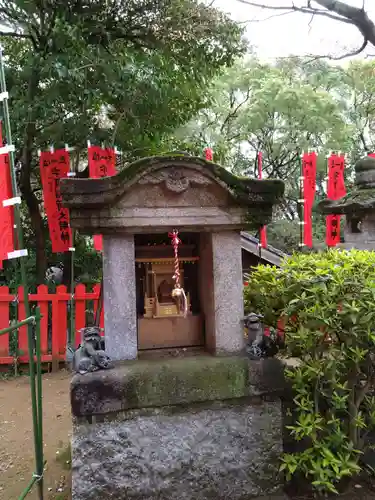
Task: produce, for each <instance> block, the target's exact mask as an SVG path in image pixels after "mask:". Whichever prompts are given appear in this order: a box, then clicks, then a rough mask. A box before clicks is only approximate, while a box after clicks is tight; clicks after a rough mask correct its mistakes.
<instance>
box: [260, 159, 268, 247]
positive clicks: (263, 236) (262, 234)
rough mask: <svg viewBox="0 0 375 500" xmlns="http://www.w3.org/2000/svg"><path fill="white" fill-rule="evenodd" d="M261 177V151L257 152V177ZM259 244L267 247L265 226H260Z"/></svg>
mask: <svg viewBox="0 0 375 500" xmlns="http://www.w3.org/2000/svg"><path fill="white" fill-rule="evenodd" d="M262 178H263V154H262V152H261V151H259V153H258V179H262ZM259 232H260V238H259V239H260V246H261V248H267V229H266V226H262V227H261V228H260V231H259Z"/></svg>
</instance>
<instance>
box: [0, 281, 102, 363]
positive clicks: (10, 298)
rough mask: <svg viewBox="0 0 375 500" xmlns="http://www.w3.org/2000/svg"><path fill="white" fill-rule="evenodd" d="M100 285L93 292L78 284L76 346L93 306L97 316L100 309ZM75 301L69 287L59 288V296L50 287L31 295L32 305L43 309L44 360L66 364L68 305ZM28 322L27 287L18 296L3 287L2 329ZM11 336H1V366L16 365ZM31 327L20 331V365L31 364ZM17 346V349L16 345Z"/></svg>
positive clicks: (0, 291) (0, 305) (0, 290)
mask: <svg viewBox="0 0 375 500" xmlns="http://www.w3.org/2000/svg"><path fill="white" fill-rule="evenodd" d="M99 290H100V286H99V285H96V286H95V287H94V289H93V290H92V291H91V292H90V291H87V289H86V286H85V285H82V284H80V285H77V286H76V288H75V291H74V300H73V313H74V327H75V345H76V346H78V344H79V343H80V341H81V338H80V333H79V330H80V329H81V328H83V327H85V326H86V312H87V310H88V307H89V306H90V301H91V304H92V305H93V307H92V308H90V309H92V310H93V313H94V314H95V312H96V309H97V306H98V298H99ZM70 299H71V296H70V293H69V292H68V291H67V288H66V286H64V285H61V286H58V287H57V288H56V292H55V293H49V291H48V287H47V286H46V285H40V286H39V287H38V289H37V293H35V294H30V295H29V300H30V302H31V305H33V304H35V303H36V304H37V305H39V307H40V311H41V314H42V320H41V324H40V344H41V351H42V361H43V362H51V361H59V360H61V361H64V360H65V353H66V344H67V331H68V328H69V326H70V325H69V324H68V304H69V301H70ZM12 303H14V304H15V309H16V310H17V318H14V317H13V318H12V316H11V307H12V305H11V304H12ZM11 319H17V321H22V320H23V319H26V315H25V304H24V300H23V288H22V287H20V288H19V289H18V293H17V294H14V293H10V291H9V288H8V287H6V286H1V287H0V330H2V329H3V328H8V327H9V326H10V320H11ZM100 326H101V327H102V328H103V326H104V315H103V311H102V315H101V321H100ZM9 338H10V334H5V335H0V365H4V364H5V365H7V364H13V363H14V359H15V356H14V355H11V351H10V349H11V346H10V345H9ZM27 342H28V340H27V326H23V327H21V328H19V330H18V360H19V362H20V363H27V362H28V359H29V356H28V343H27ZM13 347H14V346H13Z"/></svg>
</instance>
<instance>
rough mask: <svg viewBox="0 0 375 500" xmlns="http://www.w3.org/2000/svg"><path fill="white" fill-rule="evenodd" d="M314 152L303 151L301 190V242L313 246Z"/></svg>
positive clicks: (315, 158)
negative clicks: (302, 206) (302, 208)
mask: <svg viewBox="0 0 375 500" xmlns="http://www.w3.org/2000/svg"><path fill="white" fill-rule="evenodd" d="M316 160H317V156H316V153H314V152H312V153H305V154H304V155H303V157H302V177H303V184H302V188H303V189H302V192H303V200H304V201H303V204H304V210H303V222H304V224H303V228H304V229H303V243H304V244H305V245H306V246H308V247H310V248H311V247H312V246H313V238H312V209H313V205H314V200H315V191H316Z"/></svg>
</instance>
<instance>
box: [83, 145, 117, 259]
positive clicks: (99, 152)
mask: <svg viewBox="0 0 375 500" xmlns="http://www.w3.org/2000/svg"><path fill="white" fill-rule="evenodd" d="M87 154H88V162H89V175H90V177H91V178H92V179H100V178H101V177H111V176H112V175H116V155H115V151H114V150H113V149H109V148H101V147H99V146H89V147H88V150H87ZM94 248H95V250H97V251H98V252H100V251H102V250H103V238H102V237H101V235H99V234H96V235H95V236H94Z"/></svg>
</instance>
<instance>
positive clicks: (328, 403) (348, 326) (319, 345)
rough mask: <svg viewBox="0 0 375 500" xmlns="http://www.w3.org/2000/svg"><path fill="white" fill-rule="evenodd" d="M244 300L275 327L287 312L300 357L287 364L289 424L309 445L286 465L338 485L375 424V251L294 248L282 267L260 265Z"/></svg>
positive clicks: (328, 487) (289, 334)
mask: <svg viewBox="0 0 375 500" xmlns="http://www.w3.org/2000/svg"><path fill="white" fill-rule="evenodd" d="M245 305H246V309H247V311H248V312H250V311H256V312H260V313H262V314H263V315H264V316H265V319H264V322H265V324H268V325H270V326H273V327H275V328H276V325H277V321H278V319H279V318H280V317H283V318H284V321H285V337H286V346H287V350H288V352H289V354H293V355H294V356H298V357H299V358H300V363H299V365H298V366H297V367H296V368H294V369H293V370H288V371H287V377H289V379H290V380H291V383H292V386H293V389H294V396H295V399H294V404H295V409H296V413H295V415H296V418H295V419H294V425H292V426H290V427H289V430H290V432H291V434H292V436H293V437H294V439H295V440H297V441H301V442H303V444H304V446H303V447H302V448H301V449H302V450H303V451H299V452H297V453H295V454H284V456H283V458H282V465H281V470H284V471H285V473H286V476H287V479H288V480H290V479H291V478H292V477H293V476H294V475H298V476H300V475H303V476H304V477H306V478H307V479H308V480H309V481H311V483H312V485H313V487H314V488H316V489H317V490H320V491H331V492H336V491H337V485H338V483H339V482H340V481H341V480H342V479H343V478H344V477H350V476H352V475H354V474H356V473H358V472H359V471H360V469H361V467H360V457H361V454H363V452H364V451H365V449H366V446H367V445H368V443H367V441H368V440H367V439H366V437H367V436H368V434H369V432H371V431H372V430H373V429H374V424H375V397H374V384H375V349H374V346H375V307H374V306H375V252H368V251H358V250H352V251H350V252H348V251H340V250H330V251H327V252H324V253H319V254H309V255H302V254H299V255H293V256H292V257H291V258H289V259H287V260H285V261H284V263H283V265H282V268H281V269H277V268H275V267H266V266H259V267H258V268H256V269H255V270H254V273H253V274H252V276H251V278H250V280H249V285H248V286H247V287H246V290H245Z"/></svg>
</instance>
